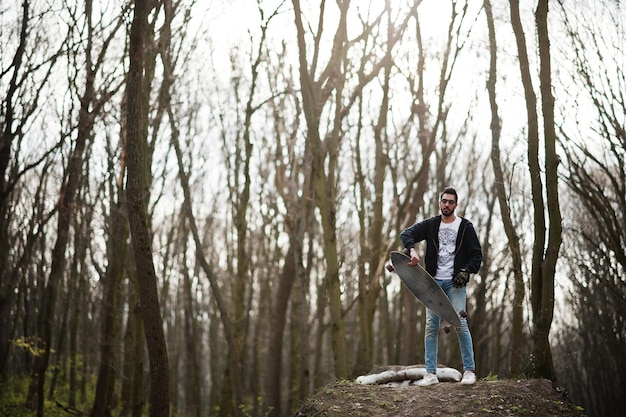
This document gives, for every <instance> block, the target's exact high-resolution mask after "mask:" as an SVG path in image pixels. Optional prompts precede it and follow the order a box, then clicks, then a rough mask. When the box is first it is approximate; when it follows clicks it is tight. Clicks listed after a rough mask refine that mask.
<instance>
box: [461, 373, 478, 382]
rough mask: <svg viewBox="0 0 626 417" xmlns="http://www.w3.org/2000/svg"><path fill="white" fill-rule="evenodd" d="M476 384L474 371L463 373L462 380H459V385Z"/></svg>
mask: <svg viewBox="0 0 626 417" xmlns="http://www.w3.org/2000/svg"><path fill="white" fill-rule="evenodd" d="M475 383H476V373H475V372H474V371H465V372H463V379H461V385H474V384H475Z"/></svg>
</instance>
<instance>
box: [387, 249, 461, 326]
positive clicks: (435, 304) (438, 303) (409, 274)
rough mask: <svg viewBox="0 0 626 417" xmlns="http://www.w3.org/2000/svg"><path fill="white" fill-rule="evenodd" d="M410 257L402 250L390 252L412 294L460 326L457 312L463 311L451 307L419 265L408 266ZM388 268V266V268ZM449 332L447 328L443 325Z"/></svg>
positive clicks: (443, 318) (450, 321)
mask: <svg viewBox="0 0 626 417" xmlns="http://www.w3.org/2000/svg"><path fill="white" fill-rule="evenodd" d="M410 260H411V258H410V257H409V256H407V255H405V254H404V253H402V252H397V251H393V252H391V264H392V265H393V269H394V270H395V271H396V272H397V274H398V276H399V277H400V279H402V282H403V283H404V285H405V286H406V287H407V288H408V289H409V290H410V291H411V292H412V293H413V295H414V296H415V297H416V298H417V299H418V300H419V301H420V302H421V303H422V304H424V306H425V307H426V308H428V309H430V310H431V311H432V312H433V313H435V314H436V315H437V316H439V318H440V319H442V320H444V321H446V322H448V323H450V324H451V325H452V326H454V327H461V319H460V318H459V314H461V315H462V316H463V317H465V312H463V311H461V312H459V313H457V311H456V310H455V309H454V307H452V304H451V303H450V299H449V298H448V296H447V295H446V293H445V292H443V290H442V289H441V287H440V286H439V285H438V284H437V282H436V281H435V279H434V278H433V277H432V276H431V275H430V274H429V273H428V272H426V270H425V269H424V268H423V267H422V266H421V265H420V264H417V265H415V266H409V265H408V263H409V261H410ZM388 269H389V268H388ZM444 330H445V331H446V333H447V332H449V329H446V328H445V327H444Z"/></svg>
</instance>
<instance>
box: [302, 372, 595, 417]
mask: <svg viewBox="0 0 626 417" xmlns="http://www.w3.org/2000/svg"><path fill="white" fill-rule="evenodd" d="M528 415H532V416H568V417H582V416H585V415H586V414H585V412H584V410H583V409H582V408H581V407H578V406H576V405H575V404H573V403H572V402H571V401H569V400H568V398H567V397H566V396H565V394H563V393H562V392H560V390H557V389H555V388H553V387H552V384H551V382H550V381H547V380H542V379H522V380H513V379H511V380H496V381H485V380H479V381H477V382H476V384H475V385H470V386H464V385H461V384H459V383H457V382H440V383H439V384H436V385H432V386H429V387H418V386H416V385H409V386H405V387H389V386H384V385H362V384H359V383H356V382H351V381H339V382H334V383H331V384H329V385H327V386H325V387H323V388H321V389H320V390H319V391H318V392H317V393H316V394H315V395H313V396H312V397H310V398H309V399H307V400H306V401H305V403H304V404H303V405H302V407H301V408H300V410H299V411H298V412H297V413H296V414H295V416H294V417H321V416H325V417H340V416H341V417H344V416H351V417H359V416H363V417H365V416H376V417H408V416H411V417H415V416H434V417H436V416H472V417H476V416H478V417H483V416H489V417H493V416H528Z"/></svg>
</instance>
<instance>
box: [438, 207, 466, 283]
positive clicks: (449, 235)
mask: <svg viewBox="0 0 626 417" xmlns="http://www.w3.org/2000/svg"><path fill="white" fill-rule="evenodd" d="M459 226H461V218H460V217H459V216H457V217H456V219H454V221H453V222H452V223H444V222H441V224H440V225H439V254H438V255H439V256H438V257H437V273H436V274H435V278H436V279H452V274H454V256H455V255H456V252H455V250H456V237H457V235H458V234H459Z"/></svg>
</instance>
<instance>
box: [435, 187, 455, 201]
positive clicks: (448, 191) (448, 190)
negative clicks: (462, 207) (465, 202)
mask: <svg viewBox="0 0 626 417" xmlns="http://www.w3.org/2000/svg"><path fill="white" fill-rule="evenodd" d="M444 194H452V195H453V196H454V201H455V202H456V203H458V202H459V196H458V195H457V193H456V190H455V189H454V187H446V188H444V190H443V191H442V192H441V195H439V199H440V200H441V198H442V197H443V195H444Z"/></svg>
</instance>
